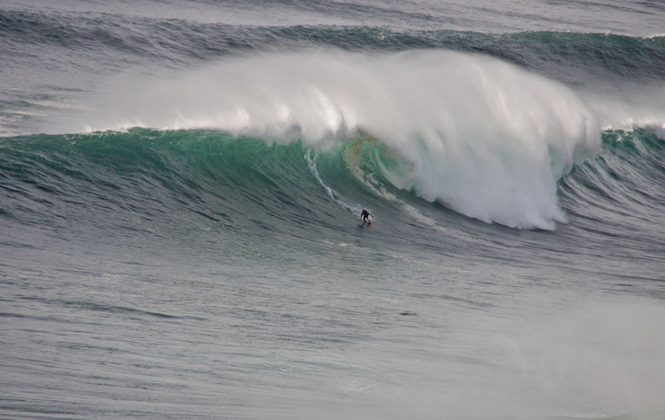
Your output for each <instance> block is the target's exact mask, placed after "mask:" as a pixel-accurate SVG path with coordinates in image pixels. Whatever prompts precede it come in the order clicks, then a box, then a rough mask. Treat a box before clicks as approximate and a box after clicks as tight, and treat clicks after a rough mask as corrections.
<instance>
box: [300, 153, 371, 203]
mask: <svg viewBox="0 0 665 420" xmlns="http://www.w3.org/2000/svg"><path fill="white" fill-rule="evenodd" d="M305 160H306V161H307V167H308V168H309V171H310V172H311V173H312V176H314V178H315V179H316V181H317V182H318V183H319V185H321V187H322V188H323V190H324V191H325V192H326V194H327V195H328V197H330V198H331V199H332V200H333V201H334V202H335V203H337V204H338V205H339V206H340V207H341V208H343V209H344V210H347V211H349V212H351V213H353V214H356V215H358V216H360V212H361V210H362V209H361V208H360V207H358V206H353V205H351V204H349V203H347V202H346V201H344V200H343V199H342V198H341V196H340V195H339V194H338V193H337V192H336V191H335V190H333V189H332V188H330V187H329V186H328V184H326V183H325V182H323V179H321V175H319V171H318V169H316V153H315V152H313V151H312V150H308V151H307V153H305Z"/></svg>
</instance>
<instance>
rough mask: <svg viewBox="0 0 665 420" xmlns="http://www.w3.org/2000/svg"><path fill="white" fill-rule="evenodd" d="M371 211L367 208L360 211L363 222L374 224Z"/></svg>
mask: <svg viewBox="0 0 665 420" xmlns="http://www.w3.org/2000/svg"><path fill="white" fill-rule="evenodd" d="M369 216H370V214H369V212H368V211H367V210H365V209H363V211H361V212H360V218H361V219H362V221H363V223H367V224H368V225H371V224H372V221H371V220H370V219H369Z"/></svg>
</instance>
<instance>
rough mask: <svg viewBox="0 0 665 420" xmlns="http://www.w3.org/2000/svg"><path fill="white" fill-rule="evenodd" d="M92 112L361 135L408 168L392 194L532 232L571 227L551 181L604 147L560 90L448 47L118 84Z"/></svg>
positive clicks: (234, 62) (303, 136)
mask: <svg viewBox="0 0 665 420" xmlns="http://www.w3.org/2000/svg"><path fill="white" fill-rule="evenodd" d="M97 108H98V109H100V110H101V112H100V113H99V114H97V115H92V116H90V118H89V121H90V124H89V126H88V127H87V128H88V129H92V130H99V129H124V128H128V127H133V126H139V127H151V128H158V129H199V128H206V129H219V130H223V131H227V132H230V133H233V134H238V135H251V136H254V137H259V138H263V139H265V140H266V141H268V142H272V141H278V142H280V143H290V142H294V141H303V142H304V143H305V144H306V146H309V147H314V148H326V147H330V146H331V145H332V144H334V143H336V142H339V141H348V140H350V139H352V138H354V137H355V136H356V135H357V134H358V132H359V131H362V132H367V133H369V134H370V135H371V136H373V137H375V138H377V139H378V140H379V141H380V142H381V143H383V145H384V146H385V147H387V148H388V149H389V150H390V151H391V152H392V153H394V154H395V155H396V156H398V157H399V158H400V159H402V160H403V161H405V162H406V163H407V164H408V165H407V166H408V167H409V168H410V170H409V171H407V172H404V173H400V174H395V173H385V174H384V175H385V177H386V178H387V179H389V180H390V181H391V182H392V183H393V184H394V185H395V186H397V187H399V188H402V189H407V190H413V191H415V192H416V193H417V194H418V195H419V196H420V197H421V198H423V199H425V200H428V201H438V202H441V203H443V204H444V205H446V206H448V207H450V208H452V209H454V210H456V211H458V212H460V213H463V214H465V215H467V216H470V217H473V218H476V219H480V220H483V221H486V222H496V223H500V224H503V225H506V226H510V227H516V228H526V229H529V228H540V229H553V228H554V227H555V224H556V222H561V221H564V220H565V217H564V215H563V213H562V211H561V209H560V207H559V206H558V203H557V196H556V192H557V180H558V179H559V178H560V177H561V176H562V174H564V173H566V171H567V170H569V169H570V167H571V166H572V165H573V164H574V161H575V159H576V158H578V157H579V156H580V155H581V154H584V152H587V151H590V150H593V149H595V148H596V147H597V146H598V144H599V130H598V129H597V126H596V123H595V121H594V119H593V118H592V116H591V115H590V113H589V112H588V111H587V109H586V107H585V106H584V105H583V104H582V102H581V101H580V100H579V99H578V98H577V97H576V95H575V94H574V93H573V92H572V91H571V90H569V89H568V88H566V87H564V86H563V85H561V84H560V83H557V82H554V81H552V80H549V79H546V78H544V77H541V76H538V75H535V74H532V73H529V72H527V71H525V70H523V69H521V68H519V67H517V66H514V65H511V64H508V63H505V62H502V61H500V60H497V59H494V58H490V57H485V56H478V55H474V54H466V53H457V52H449V51H410V52H405V53H392V54H361V53H347V52H341V51H330V50H327V51H305V52H297V53H281V54H260V55H253V56H246V57H239V58H238V57H236V58H232V59H227V60H224V61H222V62H220V63H217V64H215V65H212V66H209V67H207V68H205V69H201V70H197V71H193V72H186V73H184V74H180V75H178V76H177V77H174V78H170V79H163V80H161V81H157V82H151V83H147V84H146V83H145V81H137V82H135V83H132V82H128V83H125V84H124V85H123V86H121V87H120V88H116V92H115V94H114V95H111V96H110V100H108V101H105V102H103V103H100V104H97Z"/></svg>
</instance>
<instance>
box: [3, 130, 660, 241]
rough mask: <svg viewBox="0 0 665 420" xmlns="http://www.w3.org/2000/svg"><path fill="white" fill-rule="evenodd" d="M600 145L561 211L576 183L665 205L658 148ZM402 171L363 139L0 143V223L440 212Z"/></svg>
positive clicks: (621, 134)
mask: <svg viewBox="0 0 665 420" xmlns="http://www.w3.org/2000/svg"><path fill="white" fill-rule="evenodd" d="M603 144H604V146H603V151H602V153H601V154H600V155H599V156H598V157H597V158H596V159H595V160H592V161H589V162H587V163H584V164H583V165H581V166H578V167H577V168H575V170H574V171H573V172H572V174H571V175H570V176H569V177H564V178H563V180H562V181H561V183H560V188H559V194H560V196H561V200H562V205H563V206H564V208H565V209H567V210H568V211H572V212H577V211H578V209H577V208H576V206H578V205H579V206H580V207H581V208H584V206H582V204H583V202H584V200H585V198H584V197H583V196H580V195H579V194H578V193H579V191H577V192H576V191H574V190H575V188H573V187H572V186H575V185H577V187H579V188H586V189H588V190H589V191H592V192H594V194H600V196H598V197H596V196H593V197H587V198H586V200H591V199H592V198H593V200H599V201H600V202H601V203H602V202H606V203H607V204H608V205H609V204H611V203H612V202H614V201H616V200H619V199H630V197H631V195H626V193H625V191H624V190H625V189H626V187H627V186H630V187H631V188H633V190H632V191H633V193H632V194H638V195H639V194H642V195H647V196H648V195H649V194H651V196H653V197H652V198H653V200H652V201H651V203H655V204H657V205H662V204H663V202H665V199H663V197H661V196H660V195H659V194H658V193H657V190H655V189H654V185H655V184H654V183H658V182H660V181H659V180H660V179H661V178H663V174H664V173H665V169H664V167H663V164H662V154H663V150H665V146H663V141H662V140H660V139H658V138H657V137H656V136H655V135H654V134H653V133H651V132H649V131H647V130H635V131H629V132H628V131H620V130H617V131H606V132H604V134H603ZM413 174H414V168H413V167H412V166H411V165H410V164H409V163H408V161H407V160H406V159H404V158H402V157H401V156H400V155H399V154H398V153H397V151H394V150H391V149H390V148H388V147H387V146H385V145H384V144H382V143H381V142H380V141H379V140H377V139H375V138H373V137H371V136H370V135H368V134H366V133H359V134H358V135H357V136H356V137H355V138H354V139H352V140H351V141H345V142H339V143H337V144H335V145H333V146H332V147H331V148H329V149H327V150H309V149H307V148H305V146H304V145H303V143H301V142H297V143H292V144H289V145H281V144H269V143H266V141H264V140H261V139H257V138H251V137H237V136H231V135H229V134H226V133H223V132H218V131H200V130H199V131H155V130H148V129H133V130H130V131H128V132H100V133H94V134H77V135H62V136H60V135H58V136H47V135H39V136H29V137H14V138H3V139H1V140H0V176H1V177H2V178H1V179H2V188H3V190H4V194H5V199H4V200H3V201H2V207H1V214H2V217H4V218H6V219H12V220H14V221H16V222H19V223H25V224H36V225H40V226H46V227H48V228H51V229H66V228H67V227H68V226H70V225H71V224H86V223H87V224H92V225H96V224H97V225H99V226H101V227H102V228H104V227H106V228H112V227H113V226H114V225H123V226H124V225H132V224H136V223H137V220H139V221H142V223H143V224H148V225H150V224H152V223H156V224H158V225H173V226H174V227H175V229H182V231H183V232H186V231H187V230H188V228H189V227H191V226H188V223H192V224H194V225H196V224H197V223H199V222H200V221H201V220H203V221H205V223H210V224H211V225H212V226H217V227H218V228H220V229H227V228H228V229H230V230H231V231H238V230H246V231H249V232H252V233H260V232H259V231H257V227H258V228H259V229H266V230H269V231H277V232H293V231H300V232H302V233H304V232H307V231H309V230H310V229H331V228H332V229H335V228H337V227H339V226H353V225H354V224H355V223H356V217H357V213H359V211H360V209H361V208H363V207H364V208H368V209H370V211H371V212H373V213H377V212H378V213H379V214H380V213H384V214H386V216H388V215H390V218H392V219H396V220H399V221H400V223H402V222H407V223H411V222H413V221H414V213H417V214H416V218H415V221H418V214H420V215H421V216H422V217H430V216H432V215H433V214H437V213H440V212H441V210H443V207H439V208H438V209H437V208H436V206H435V207H432V204H430V203H428V202H427V201H424V200H422V199H420V198H419V192H418V191H415V190H414V189H413V188H414V187H413V184H412V182H411V180H412V177H413ZM606 178H607V179H606ZM640 185H643V186H645V187H644V188H646V189H647V190H644V191H643V189H641V188H640ZM654 191H655V192H654ZM589 194H591V193H589ZM661 195H662V194H661ZM622 197H623V198H622ZM626 197H628V198H626ZM440 204H443V205H444V206H445V203H440ZM405 210H406V211H405ZM421 221H422V220H421Z"/></svg>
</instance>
